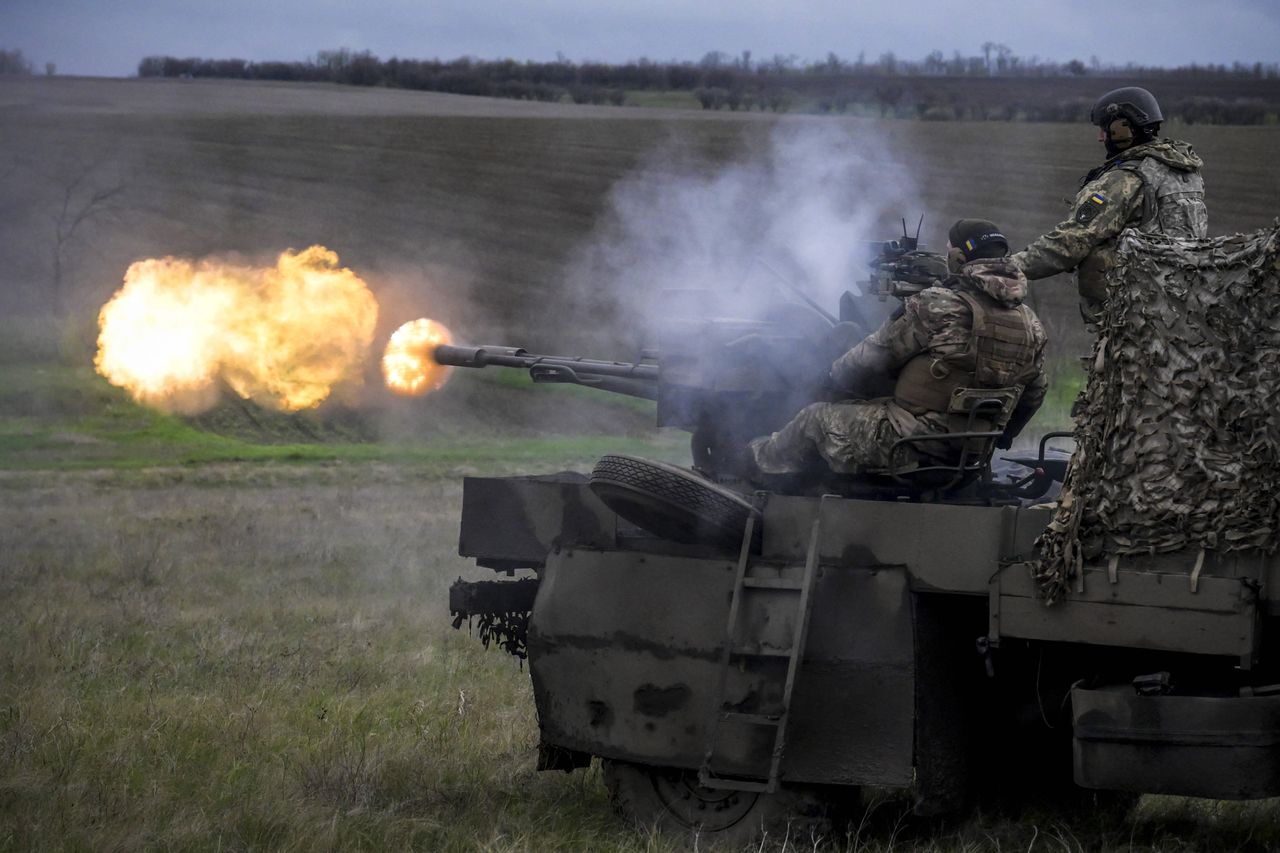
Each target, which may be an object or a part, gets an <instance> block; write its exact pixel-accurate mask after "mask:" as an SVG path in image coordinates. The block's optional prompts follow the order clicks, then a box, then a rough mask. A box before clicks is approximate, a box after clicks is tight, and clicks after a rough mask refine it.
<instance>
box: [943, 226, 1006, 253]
mask: <svg viewBox="0 0 1280 853" xmlns="http://www.w3.org/2000/svg"><path fill="white" fill-rule="evenodd" d="M947 242H948V243H950V244H951V246H952V248H955V249H959V250H960V251H961V252H962V253H963V254H964V259H965V260H966V261H973V260H977V259H979V258H1003V257H1004V256H1005V255H1007V254H1009V238H1007V237H1005V236H1004V235H1003V234H1001V233H1000V226H998V225H996V224H995V223H994V222H992V221H990V220H988V219H960V220H958V221H957V222H956V224H955V225H952V226H951V230H950V231H948V232H947Z"/></svg>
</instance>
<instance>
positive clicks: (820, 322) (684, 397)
mask: <svg viewBox="0 0 1280 853" xmlns="http://www.w3.org/2000/svg"><path fill="white" fill-rule="evenodd" d="M769 313H770V314H771V318H770V319H754V318H726V317H704V318H701V319H685V320H681V319H675V320H672V321H670V322H669V323H668V325H667V326H666V327H665V328H664V329H663V331H662V334H661V337H660V340H659V341H658V346H657V347H656V348H654V349H647V350H645V351H643V352H642V353H641V354H640V358H639V359H638V360H636V361H634V362H621V361H603V360H597V359H590V358H583V357H579V356H566V355H545V354H538V353H531V352H529V351H527V350H525V349H521V348H519V347H512V346H493V345H485V346H450V345H442V346H439V347H437V348H436V350H435V359H436V361H437V362H439V363H440V364H447V365H450V366H453V367H466V368H484V367H489V366H494V367H507V368H516V369H523V370H528V371H529V376H530V377H531V378H532V379H533V381H534V382H550V383H571V384H575V385H583V386H585V387H588V388H597V389H599V390H601V391H608V392H611V393H615V394H625V395H628V396H632V397H641V398H645V399H649V400H654V401H656V402H657V417H656V426H659V427H674V428H677V429H682V430H685V431H687V432H689V433H691V435H692V439H691V446H692V448H693V458H694V464H696V465H697V466H698V467H699V468H700V469H702V470H704V471H707V472H709V473H711V474H712V475H713V476H731V475H732V474H733V461H734V453H735V451H736V450H737V449H739V448H741V447H742V446H743V445H744V444H745V443H746V442H747V441H749V440H750V439H751V438H753V437H755V436H757V435H763V434H766V433H769V432H772V431H773V430H775V429H777V428H778V427H780V426H782V425H783V424H784V423H786V421H787V419H788V418H790V417H791V416H792V415H793V414H795V412H797V411H798V410H799V409H800V408H802V407H803V406H804V405H806V404H808V403H810V402H813V401H814V400H815V399H821V398H822V397H823V395H824V393H825V383H826V374H827V370H828V368H829V367H830V365H831V362H832V361H833V360H834V359H835V358H837V357H838V356H839V355H840V354H841V353H843V352H845V351H846V350H847V349H848V348H849V347H850V346H852V345H853V344H854V343H856V342H857V340H859V339H860V338H861V337H862V336H863V335H864V334H865V327H864V326H863V325H862V324H861V323H859V322H855V321H853V320H840V321H837V322H835V323H832V322H831V320H830V319H828V318H826V317H824V316H823V315H822V314H821V313H820V312H818V311H816V310H814V309H812V308H810V307H809V306H807V305H802V304H798V303H781V304H779V305H777V306H774V307H772V308H771V310H770V311H769Z"/></svg>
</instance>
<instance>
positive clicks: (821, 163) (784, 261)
mask: <svg viewBox="0 0 1280 853" xmlns="http://www.w3.org/2000/svg"><path fill="white" fill-rule="evenodd" d="M922 209H923V205H922V204H921V203H920V201H919V194H918V192H917V189H916V186H915V182H914V180H913V178H912V175H911V172H910V170H909V169H908V167H907V166H905V165H904V164H903V163H901V162H899V160H898V159H897V158H896V157H895V156H894V154H893V152H892V151H890V150H888V149H887V148H886V147H885V145H884V144H883V143H882V142H880V141H879V140H878V139H877V138H876V137H874V136H871V135H870V134H868V133H865V132H861V131H859V130H858V129H857V128H851V127H850V126H848V125H844V124H839V125H837V124H835V123H832V122H822V123H816V122H814V123H798V122H787V123H785V124H782V125H780V126H778V127H777V128H776V129H775V130H774V131H773V132H772V133H771V134H770V135H769V136H767V137H766V138H764V139H763V140H762V141H761V142H760V143H758V144H757V145H756V146H755V147H754V148H753V149H750V150H749V151H748V153H747V154H746V156H744V157H741V158H738V159H736V160H735V161H733V162H730V163H728V164H726V165H722V166H719V167H716V166H714V165H711V164H708V163H707V162H706V161H705V160H699V159H698V158H697V157H696V156H693V155H692V154H691V153H690V152H689V150H688V149H687V147H686V146H682V145H680V144H679V143H673V144H671V145H668V146H666V147H664V148H663V149H662V150H659V151H657V152H655V153H654V154H653V155H652V156H651V157H650V158H649V160H648V162H647V163H646V165H645V166H644V167H642V168H641V169H639V170H637V171H636V172H635V173H634V174H633V175H631V176H630V177H628V178H625V179H624V180H622V181H621V182H619V184H618V185H617V186H616V188H615V190H614V192H613V197H612V200H611V208H610V211H609V213H608V215H607V216H606V218H605V220H604V221H603V223H602V225H601V226H600V227H599V228H598V229H597V235H596V236H597V238H598V239H596V240H594V241H593V243H592V244H591V246H590V247H589V248H588V249H586V250H585V251H583V252H582V253H581V255H580V257H579V259H578V263H577V264H576V266H575V270H574V272H573V274H572V276H571V278H572V280H574V281H576V282H578V283H579V286H580V287H581V288H584V290H582V291H581V292H583V293H584V294H591V295H592V297H593V298H598V296H597V294H598V292H599V288H600V286H601V283H602V282H603V283H608V285H609V293H610V295H611V297H612V298H613V299H614V300H615V302H616V306H617V308H618V309H619V310H620V312H622V314H623V316H624V317H625V318H628V319H634V320H642V321H643V322H644V324H645V326H644V327H643V328H642V329H640V330H639V331H642V332H643V333H645V334H646V336H648V337H649V338H650V339H652V338H651V335H650V334H649V333H651V332H652V327H653V324H654V323H660V322H662V320H663V318H664V316H669V314H670V309H669V307H668V306H666V305H664V302H663V299H662V292H663V291H664V290H665V289H668V288H680V289H706V290H710V291H713V292H716V293H719V294H722V295H730V296H732V298H733V299H732V304H733V305H734V306H735V307H737V308H740V309H741V310H742V312H743V313H742V315H741V316H750V312H753V310H755V309H756V308H757V307H758V306H762V305H763V304H765V303H766V302H773V303H776V302H777V300H778V298H779V296H780V295H781V294H786V298H788V299H790V300H792V301H795V300H796V299H797V298H796V297H794V296H793V295H792V294H791V293H790V289H789V287H788V284H789V285H790V286H792V287H794V288H795V289H797V290H799V291H801V292H803V293H804V294H805V295H807V296H808V297H809V298H811V299H813V300H814V301H815V302H817V303H818V304H819V305H821V306H822V307H823V308H825V309H826V310H827V311H829V312H831V313H833V314H834V313H835V311H836V308H837V304H838V299H839V296H840V294H841V293H843V292H844V291H845V290H853V291H854V292H855V294H861V289H860V288H858V287H857V286H856V282H858V281H860V280H862V279H864V278H865V277H866V274H867V267H866V265H865V262H866V259H867V248H866V245H865V241H870V240H876V239H879V240H884V239H887V238H892V237H895V236H897V235H898V234H900V233H901V228H902V225H901V219H902V217H904V216H905V217H906V218H907V219H909V220H911V219H913V218H914V216H915V215H918V214H917V213H916V212H917V211H920V210H922ZM912 224H913V225H914V223H912ZM784 281H785V282H787V283H788V284H784ZM867 301H868V302H870V303H871V304H870V305H867V306H866V307H867V308H868V313H870V314H871V315H873V316H877V317H878V315H880V314H883V313H884V310H885V309H883V308H875V307H873V306H874V305H876V304H877V303H875V301H874V300H872V299H870V298H869V297H868V298H867ZM626 325H628V326H632V324H631V323H627V324H626ZM637 343H638V342H637Z"/></svg>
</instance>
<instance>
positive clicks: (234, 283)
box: [94, 246, 378, 412]
mask: <svg viewBox="0 0 1280 853" xmlns="http://www.w3.org/2000/svg"><path fill="white" fill-rule="evenodd" d="M377 321H378V303H377V300H375V299H374V296H373V294H372V293H371V292H370V291H369V288H368V286H367V285H366V284H365V283H364V281H362V280H361V279H360V277H359V276H357V275H356V274H355V273H353V272H352V271H351V270H349V269H343V268H341V267H339V266H338V256H337V255H336V254H335V253H333V252H331V251H329V250H328V249H326V248H324V247H323V246H312V247H311V248H309V249H306V250H305V251H303V252H298V253H294V252H284V253H283V254H281V255H280V257H279V258H278V259H277V261H276V264H275V266H271V267H249V266H240V265H235V264H230V263H223V262H220V261H216V260H212V259H207V260H203V261H191V260H184V259H180V258H162V259H150V260H145V261H139V262H137V263H135V264H133V265H131V266H130V267H129V270H128V272H126V273H125V278H124V285H123V286H122V287H121V288H120V290H118V291H116V294H115V295H114V296H113V297H112V298H111V300H110V301H109V302H107V304H106V305H104V306H103V307H102V310H101V312H100V313H99V315H98V326H99V335H98V353H97V356H96V357H95V358H94V366H95V367H96V368H97V370H98V372H99V373H101V374H102V375H103V376H104V377H106V378H107V380H108V381H110V382H111V383H113V384H115V385H119V386H121V387H123V388H125V389H127V390H128V391H129V392H130V394H132V395H133V397H134V398H135V399H136V400H138V401H139V402H143V403H147V404H149V405H154V406H157V407H160V408H164V409H170V410H180V411H185V412H195V411H199V410H200V409H203V408H207V407H208V406H210V405H212V404H213V403H214V402H216V400H217V397H218V394H219V389H220V387H221V386H223V385H225V386H227V387H230V388H231V389H232V390H233V391H234V392H235V393H237V394H239V395H240V396H241V397H244V398H246V399H252V400H254V401H255V402H257V403H260V404H262V405H264V406H268V407H271V408H275V409H281V410H284V411H297V410H299V409H306V408H312V407H314V406H318V405H320V403H322V402H323V401H324V400H326V399H328V398H329V396H330V395H331V394H332V393H333V392H334V390H335V389H336V388H338V387H339V386H343V385H350V386H354V385H357V384H359V382H360V381H361V377H362V374H363V367H364V365H365V363H367V361H368V357H369V352H370V349H371V347H372V345H373V335H374V328H375V326H376V325H377Z"/></svg>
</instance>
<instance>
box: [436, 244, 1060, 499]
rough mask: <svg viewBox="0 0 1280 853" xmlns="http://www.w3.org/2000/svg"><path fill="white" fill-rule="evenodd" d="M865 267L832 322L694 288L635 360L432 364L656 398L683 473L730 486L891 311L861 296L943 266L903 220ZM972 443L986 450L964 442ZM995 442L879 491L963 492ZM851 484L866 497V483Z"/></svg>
mask: <svg viewBox="0 0 1280 853" xmlns="http://www.w3.org/2000/svg"><path fill="white" fill-rule="evenodd" d="M917 233H918V232H917ZM866 260H867V266H868V269H869V277H868V279H867V280H866V281H864V282H861V283H860V288H861V289H862V291H863V293H862V294H855V293H854V292H852V291H846V292H845V293H844V294H843V295H842V297H841V299H840V302H839V312H838V314H834V315H833V314H831V313H829V312H828V311H826V310H825V309H823V308H822V307H821V306H819V305H818V304H817V303H815V302H814V301H813V300H812V299H810V298H809V297H807V296H806V295H805V294H803V293H802V292H800V291H798V290H796V289H795V288H793V287H791V285H790V284H788V285H787V286H788V288H790V289H792V290H793V291H794V292H795V295H796V296H797V297H798V299H789V300H779V301H775V302H772V303H770V304H768V306H767V307H766V308H765V309H763V310H760V311H757V312H756V314H755V315H753V316H741V315H737V316H735V314H734V313H733V311H734V308H735V307H737V306H735V305H734V304H733V302H732V301H731V300H728V299H725V298H718V297H717V296H716V295H714V294H711V293H708V292H705V291H670V292H668V293H667V294H664V303H665V304H666V305H668V307H669V311H668V313H669V317H670V319H668V320H667V321H666V322H665V325H664V326H663V328H662V330H661V332H660V337H659V340H657V341H656V347H655V348H653V349H647V350H644V351H643V352H642V353H641V354H640V358H639V359H637V360H636V361H634V362H617V361H601V360H594V359H589V358H583V357H579V356H563V355H544V354H537V353H531V352H528V351H527V350H524V349H521V348H518V347H511V346H504V345H497V346H494V345H485V346H451V345H442V346H440V347H438V348H437V349H436V350H435V353H434V357H435V360H436V361H437V362H438V363H440V364H445V365H450V366H454V367H466V368H483V367H488V366H500V367H509V368H518V369H525V370H528V371H529V375H530V377H531V378H532V379H533V381H534V382H553V383H572V384H576V385H583V386H586V387H591V388H597V389H600V390H602V391H609V392H613V393H619V394H626V395H629V396H634V397H642V398H646V399H650V400H655V401H656V402H657V417H656V425H657V426H658V427H674V428H677V429H682V430H685V431H687V432H689V433H690V434H691V454H692V461H693V465H694V467H695V468H696V469H697V470H698V471H699V472H700V473H701V474H702V475H703V476H704V477H706V478H708V479H710V480H713V481H726V480H732V479H734V478H736V476H737V475H738V473H739V471H740V467H741V461H742V458H741V455H742V453H743V452H744V449H745V447H746V445H747V442H749V441H750V440H751V439H752V438H754V437H756V436H760V435H767V434H769V433H771V432H773V431H774V430H776V429H778V428H779V427H781V426H783V425H784V424H785V423H786V422H787V421H788V420H789V419H790V418H791V417H792V416H793V415H794V414H795V413H796V412H798V411H799V410H800V409H801V408H803V407H804V406H805V405H807V404H808V403H811V402H814V401H815V400H823V399H828V398H829V396H830V393H831V392H830V390H829V388H828V386H827V374H828V371H829V368H830V366H831V364H832V362H833V361H835V360H836V359H837V358H838V357H839V356H840V355H842V354H843V353H845V352H846V351H848V350H849V349H850V348H851V347H852V346H854V345H855V344H856V343H857V342H858V341H859V340H861V339H862V338H863V337H865V336H866V335H867V334H869V333H870V332H871V331H872V330H873V329H874V328H875V325H876V324H877V323H878V321H879V320H880V319H881V317H882V316H884V315H886V314H887V313H888V309H889V308H890V307H891V306H880V305H879V304H878V303H877V302H875V301H873V300H869V298H868V297H870V296H875V297H878V301H879V303H884V302H886V301H887V300H888V298H889V297H890V296H892V297H895V298H896V299H903V298H905V297H907V296H910V295H912V294H914V293H918V292H919V291H921V290H923V289H924V288H925V287H928V286H930V285H931V284H935V283H937V282H938V281H939V280H940V279H942V278H944V277H945V276H946V275H947V264H946V259H945V258H944V257H943V256H941V255H939V254H936V253H932V252H928V251H925V250H924V249H923V248H922V247H921V246H920V242H919V239H918V236H917V237H910V236H908V235H907V234H906V229H905V224H904V229H903V236H902V237H901V238H898V239H895V240H889V241H881V242H873V243H868V244H866ZM970 432H975V431H970ZM975 438H976V439H977V440H978V441H982V442H985V444H982V445H974V443H973V442H974V441H975ZM994 438H995V435H994V434H989V433H983V434H982V435H979V436H972V435H968V434H966V435H957V436H956V437H955V441H956V443H957V444H959V443H961V442H967V444H966V447H969V448H972V447H974V446H978V447H979V449H978V450H977V451H974V450H969V451H968V452H966V453H963V454H962V455H963V457H964V458H963V459H961V460H960V461H959V463H958V468H957V470H955V471H954V474H953V472H952V471H951V470H950V468H948V470H947V471H945V472H943V476H942V477H941V478H937V477H935V478H933V479H932V480H930V481H926V480H925V479H924V478H917V482H915V483H905V482H902V481H901V480H899V481H893V480H892V479H885V480H883V481H882V482H881V483H879V486H880V488H881V490H882V491H884V490H886V489H887V490H890V491H892V492H893V493H894V494H895V495H899V496H902V495H908V496H909V495H913V494H919V493H921V492H925V493H937V492H939V491H946V489H939V488H938V486H939V485H943V486H947V487H954V486H959V485H964V484H967V483H969V482H971V481H973V480H975V479H977V478H978V475H979V474H981V473H983V471H984V469H985V467H986V465H987V464H988V462H989V460H990V451H991V450H992V445H993V442H994ZM906 443H909V442H906ZM904 444H905V443H904ZM1023 461H1028V460H1023ZM1040 461H1041V462H1042V463H1044V464H1047V465H1048V466H1049V472H1050V473H1052V474H1058V475H1059V479H1061V477H1060V474H1061V470H1062V468H1063V467H1064V466H1065V463H1064V462H1063V461H1062V460H1061V459H1056V458H1054V457H1053V456H1052V454H1051V455H1050V457H1049V458H1048V460H1045V459H1041V460H1040ZM1037 471H1039V472H1041V473H1039V474H1037V473H1036V472H1037ZM1044 471H1045V468H1044V466H1043V465H1031V466H1029V467H1027V468H1025V469H1024V470H1023V472H1022V473H1023V477H1022V478H1021V481H1020V482H1017V484H1016V487H1015V489H1014V492H1013V493H1011V492H1009V490H1008V488H1004V487H1002V488H1001V489H998V490H997V491H999V492H1000V494H1001V496H1002V497H1003V498H1005V499H1007V498H1009V496H1010V494H1015V495H1016V496H1018V497H1027V496H1031V491H1029V490H1028V488H1036V489H1039V491H1037V492H1036V493H1035V495H1034V496H1037V497H1038V496H1039V495H1042V494H1044V491H1045V490H1046V489H1047V488H1048V487H1049V486H1050V484H1051V483H1052V477H1051V476H1048V475H1046V474H1045V473H1044ZM1028 472H1030V473H1028ZM819 473H822V472H819V471H815V474H819ZM827 473H829V472H827ZM812 479H813V483H812V484H811V485H812V487H813V488H819V487H825V488H828V489H830V488H838V487H840V484H839V483H836V484H834V485H833V484H831V483H829V482H828V483H827V484H826V485H825V486H823V484H822V482H821V481H822V480H823V479H824V478H823V477H820V476H818V477H815V478H812ZM826 479H827V480H830V477H828V478H826ZM1033 480H1034V481H1035V483H1036V485H1035V486H1032V481H1033ZM788 485H789V486H790V487H792V488H794V487H796V485H797V484H796V483H794V482H792V483H789V484H788ZM846 485H848V484H846ZM861 485H862V486H863V489H862V490H863V491H866V489H867V488H872V487H874V486H875V485H876V484H875V483H870V484H866V483H864V484H861ZM986 485H987V486H990V483H989V482H988V483H986ZM1006 485H1008V484H1006ZM926 486H927V487H928V488H926ZM841 490H842V491H843V490H844V489H843V488H841ZM985 491H986V496H985V497H983V498H982V499H984V500H985V499H988V498H990V497H991V496H993V495H994V494H995V492H992V491H991V489H990V488H987V489H986V490H985Z"/></svg>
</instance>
